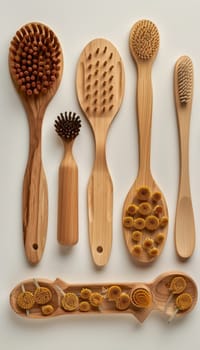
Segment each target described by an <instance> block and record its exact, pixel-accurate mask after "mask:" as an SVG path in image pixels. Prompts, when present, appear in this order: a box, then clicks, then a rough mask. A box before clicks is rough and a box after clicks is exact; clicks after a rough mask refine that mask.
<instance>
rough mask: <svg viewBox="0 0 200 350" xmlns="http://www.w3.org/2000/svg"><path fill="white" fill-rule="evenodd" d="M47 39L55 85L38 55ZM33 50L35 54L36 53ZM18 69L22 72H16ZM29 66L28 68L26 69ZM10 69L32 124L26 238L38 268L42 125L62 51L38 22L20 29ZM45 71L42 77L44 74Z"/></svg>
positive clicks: (43, 184) (43, 195) (43, 213)
mask: <svg viewBox="0 0 200 350" xmlns="http://www.w3.org/2000/svg"><path fill="white" fill-rule="evenodd" d="M30 33H31V34H30ZM45 36H46V37H47V38H48V39H47V42H48V43H52V46H51V49H49V50H51V51H50V52H51V54H52V55H54V54H55V56H54V58H53V60H54V64H55V65H57V63H56V62H59V63H58V66H59V70H57V73H55V72H54V74H55V76H56V78H55V81H54V82H53V83H52V82H51V83H49V80H48V79H49V78H48V76H45V75H44V68H45V67H46V68H45V69H47V73H48V72H49V71H50V72H51V73H52V74H53V70H52V68H51V63H49V64H48V68H47V66H45V67H44V64H45V61H43V58H41V57H42V54H41V55H40V54H38V52H39V51H40V50H43V48H41V47H42V46H40V41H39V40H44V38H45ZM29 39H30V42H29ZM34 40H35V41H34ZM47 45H48V44H47ZM24 47H25V48H27V50H29V51H30V52H29V53H30V57H28V56H27V51H25V49H24ZM23 50H24V51H23ZM34 50H36V51H35V53H34ZM51 54H50V57H51ZM20 55H21V57H20ZM51 58H52V57H51ZM28 59H29V61H28ZM59 59H60V61H59ZM23 60H24V61H23ZM34 60H37V64H36V63H34ZM23 65H24V66H23ZM18 66H19V68H16V67H18ZM26 66H27V68H24V67H26ZM58 66H57V68H58ZM39 67H44V68H39ZM49 67H50V68H49ZM52 67H53V64H52ZM9 69H10V74H11V78H12V80H13V83H14V85H15V88H16V90H17V92H18V94H19V97H20V99H21V101H22V103H23V105H24V108H25V110H26V114H27V118H28V122H29V154H28V160H27V166H26V170H25V175H24V181H23V208H22V211H23V234H24V246H25V252H26V256H27V259H28V261H29V262H30V263H32V264H37V263H38V262H39V261H40V259H41V257H42V254H43V251H44V247H45V242H46V235H47V222H48V190H47V181H46V176H45V172H44V168H43V162H42V152H41V136H42V122H43V118H44V114H45V110H46V108H47V106H48V104H49V102H50V100H51V99H52V98H53V96H54V95H55V93H56V91H57V89H58V86H59V84H60V81H61V77H62V71H63V56H62V50H61V48H60V44H59V42H58V40H57V38H56V37H55V34H54V33H53V32H52V31H51V29H50V28H48V27H47V26H46V25H44V24H42V23H37V22H33V23H29V24H26V25H24V26H23V27H22V28H20V29H19V31H17V33H16V36H15V37H14V38H13V40H12V42H11V46H10V50H9ZM17 69H19V71H20V70H21V71H20V73H18V72H17ZM26 69H27V70H26ZM34 69H35V71H34ZM37 69H38V71H37ZM48 69H49V70H48ZM29 70H30V72H31V73H30V72H29ZM42 71H43V73H41V72H42ZM54 71H55V69H54ZM32 72H33V73H34V74H35V75H34V74H32ZM38 72H40V73H38ZM20 74H21V75H22V77H23V79H24V80H25V81H28V83H23V82H22V81H23V79H22V80H19V75H20ZM31 74H32V75H31ZM37 74H38V76H37V77H36V75H37ZM39 74H41V76H42V75H43V78H41V77H40V78H39ZM25 76H26V77H27V78H25ZM55 76H54V77H55ZM54 77H52V79H54ZM33 79H34V80H33ZM37 79H39V80H40V81H39V80H38V83H37V85H36V81H37ZM42 79H43V81H46V84H49V86H48V89H47V88H46V87H44V86H43V89H44V91H45V93H43V92H42V91H40V90H38V89H39V88H42V84H43V83H42ZM32 80H33V81H34V82H35V86H36V87H34V88H32V87H31V86H32V85H31V84H32V83H30V81H32ZM27 84H28V85H27ZM27 86H28V87H27ZM31 89H32V90H31ZM34 89H35V90H34Z"/></svg>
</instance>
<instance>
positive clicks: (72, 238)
mask: <svg viewBox="0 0 200 350" xmlns="http://www.w3.org/2000/svg"><path fill="white" fill-rule="evenodd" d="M54 125H55V130H56V132H57V134H58V135H59V136H60V137H61V139H62V141H63V144H64V157H63V160H62V162H61V164H60V167H59V187H58V224H57V226H58V227H57V239H58V242H59V243H60V244H62V245H67V246H68V245H74V244H76V243H77V242H78V167H77V164H76V162H75V159H74V157H73V154H72V146H73V143H74V139H75V137H76V136H77V135H78V134H79V131H80V127H81V120H80V117H79V116H77V115H76V113H72V112H69V113H67V112H65V113H64V114H63V113H61V114H60V116H58V117H57V120H56V121H55V124H54Z"/></svg>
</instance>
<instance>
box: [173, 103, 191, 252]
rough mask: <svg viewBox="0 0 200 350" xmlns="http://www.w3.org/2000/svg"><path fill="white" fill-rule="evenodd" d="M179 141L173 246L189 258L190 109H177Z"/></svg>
mask: <svg viewBox="0 0 200 350" xmlns="http://www.w3.org/2000/svg"><path fill="white" fill-rule="evenodd" d="M177 116H178V125H179V143H180V181H179V193H178V200H177V208H176V220H175V246H176V251H177V254H178V255H179V257H181V258H183V259H187V258H189V257H190V256H191V255H192V254H193V251H194V248H195V223H194V213H193V207H192V200H191V192H190V178H189V130H190V110H189V109H188V108H185V110H182V111H181V112H180V113H179V111H177Z"/></svg>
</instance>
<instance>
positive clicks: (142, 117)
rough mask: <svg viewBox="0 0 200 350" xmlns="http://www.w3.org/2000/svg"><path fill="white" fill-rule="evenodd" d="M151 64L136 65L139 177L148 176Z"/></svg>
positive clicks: (151, 94)
mask: <svg viewBox="0 0 200 350" xmlns="http://www.w3.org/2000/svg"><path fill="white" fill-rule="evenodd" d="M151 65H152V64H151V63H144V64H143V63H141V64H138V67H137V68H138V79H137V117H138V132H139V176H140V175H141V176H142V177H144V176H145V174H146V173H147V176H149V172H150V147H151V120H152V104H153V102H152V101H153V97H152V96H153V92H152V83H151Z"/></svg>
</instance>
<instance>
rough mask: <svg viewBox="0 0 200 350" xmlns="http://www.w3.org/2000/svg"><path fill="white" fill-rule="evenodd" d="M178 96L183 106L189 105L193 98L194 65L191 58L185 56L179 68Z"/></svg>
mask: <svg viewBox="0 0 200 350" xmlns="http://www.w3.org/2000/svg"><path fill="white" fill-rule="evenodd" d="M177 75H178V76H177V77H178V95H179V99H180V103H181V104H187V103H188V102H189V101H190V100H191V97H192V85H193V83H192V81H193V65H192V61H191V59H190V58H189V57H187V56H184V57H183V58H182V59H181V60H180V62H179V63H178V67H177Z"/></svg>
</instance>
